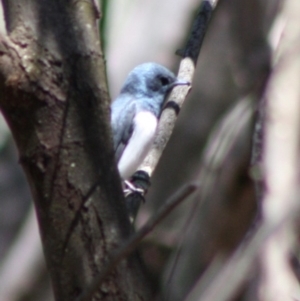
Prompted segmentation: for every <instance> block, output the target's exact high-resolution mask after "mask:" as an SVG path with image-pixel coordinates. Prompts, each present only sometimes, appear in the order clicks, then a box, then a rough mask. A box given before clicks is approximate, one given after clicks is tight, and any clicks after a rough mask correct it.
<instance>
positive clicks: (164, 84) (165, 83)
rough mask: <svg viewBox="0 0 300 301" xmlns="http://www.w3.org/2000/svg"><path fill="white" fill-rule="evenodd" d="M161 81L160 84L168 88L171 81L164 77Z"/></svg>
mask: <svg viewBox="0 0 300 301" xmlns="http://www.w3.org/2000/svg"><path fill="white" fill-rule="evenodd" d="M159 80H160V83H161V85H162V86H166V85H168V84H169V83H170V82H169V79H168V78H167V77H164V76H162V77H160V78H159Z"/></svg>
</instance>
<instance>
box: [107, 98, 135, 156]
mask: <svg viewBox="0 0 300 301" xmlns="http://www.w3.org/2000/svg"><path fill="white" fill-rule="evenodd" d="M135 113H136V105H135V101H134V100H133V99H130V98H127V99H121V101H119V100H118V99H117V100H116V101H115V102H114V103H113V104H112V112H111V123H112V131H113V138H114V149H115V158H116V162H118V161H119V160H120V158H121V156H122V153H123V151H124V149H125V147H126V145H127V143H128V141H129V139H130V136H131V135H132V132H133V118H134V116H135Z"/></svg>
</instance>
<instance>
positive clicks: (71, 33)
mask: <svg viewBox="0 0 300 301" xmlns="http://www.w3.org/2000/svg"><path fill="white" fill-rule="evenodd" d="M3 7H4V14H5V21H6V27H7V35H4V36H2V37H1V41H0V91H1V99H0V106H1V110H2V112H3V114H4V116H5V118H6V120H7V122H8V124H9V126H10V128H11V131H12V133H13V136H14V139H15V141H16V144H17V147H18V150H19V154H20V162H21V164H22V167H23V169H24V171H25V173H26V176H27V179H28V182H29V184H30V187H31V191H32V195H33V200H34V203H35V206H36V212H37V217H38V220H39V225H40V233H41V237H42V242H43V247H44V253H45V257H46V261H47V265H48V269H49V272H50V275H51V278H52V283H53V288H54V293H55V296H56V300H64V301H65V300H74V299H75V298H76V297H77V296H79V295H80V294H81V293H82V292H83V290H84V289H86V288H87V287H88V284H89V283H90V282H91V280H92V279H93V278H94V277H95V276H96V275H97V274H98V273H99V272H100V271H101V268H103V266H104V265H105V264H106V263H107V261H108V260H109V256H110V255H111V253H112V252H113V251H114V250H115V248H116V247H117V246H119V245H120V244H122V242H124V240H125V239H126V238H128V236H129V235H130V224H129V221H128V218H127V215H126V211H125V206H124V203H123V202H124V200H123V197H122V191H121V186H120V180H119V178H118V175H117V172H116V168H115V165H114V158H113V151H112V143H111V137H110V126H109V104H110V102H109V96H108V91H107V85H106V75H105V65H104V60H103V54H102V52H101V50H100V42H99V37H98V30H97V26H96V17H97V11H96V8H95V6H94V4H93V2H92V1H91V0H89V1H59V0H43V1H41V0H29V1H28V0H27V1H25V0H20V1H14V0H3ZM144 279H145V278H144V275H143V272H142V270H141V268H140V265H139V263H138V261H137V258H136V256H132V257H131V258H130V259H127V260H126V261H123V264H122V265H120V266H119V267H118V268H117V269H116V270H115V271H114V272H113V273H112V274H111V275H110V276H109V277H108V278H107V280H106V281H105V282H104V283H103V284H102V285H101V287H99V290H98V291H97V293H96V294H95V296H94V299H93V300H100V299H101V300H103V299H104V298H105V299H107V300H139V299H144V300H145V299H148V297H147V295H148V288H147V284H146V283H145V280H144Z"/></svg>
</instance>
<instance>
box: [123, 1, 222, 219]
mask: <svg viewBox="0 0 300 301" xmlns="http://www.w3.org/2000/svg"><path fill="white" fill-rule="evenodd" d="M217 3H218V0H204V1H203V2H202V3H201V6H200V9H199V12H198V14H197V16H196V18H195V21H194V23H193V26H192V29H191V34H190V37H189V39H188V41H187V43H186V47H185V48H184V49H183V50H179V51H177V54H179V55H180V56H182V57H183V59H182V60H181V63H180V67H179V72H178V78H179V79H182V80H185V81H187V82H190V83H191V82H192V79H193V76H194V72H195V66H196V63H197V58H198V56H199V53H200V49H201V45H202V42H203V39H204V36H205V33H206V31H207V28H208V24H209V21H210V19H211V15H212V11H213V10H214V9H215V7H216V5H217ZM190 89H191V86H178V87H175V88H174V89H173V91H172V93H171V95H170V97H169V99H168V101H167V103H166V106H165V109H164V110H163V112H162V114H161V117H160V120H159V124H158V129H157V134H156V137H155V140H154V143H153V145H152V148H151V149H150V151H149V153H148V155H147V157H146V158H145V160H144V162H143V163H142V164H141V166H140V167H139V169H138V172H137V173H136V175H137V177H135V176H134V177H133V178H134V180H133V182H134V184H135V185H136V186H138V187H141V188H142V189H144V191H145V192H147V189H148V187H149V185H150V182H149V179H150V178H151V176H152V174H153V172H154V170H155V168H156V166H157V164H158V161H159V159H160V157H161V155H162V153H163V150H164V148H165V147H166V145H167V143H168V141H169V139H170V137H171V134H172V132H173V128H174V126H175V122H176V119H177V115H178V113H179V111H180V108H181V107H182V105H183V103H184V101H185V99H186V97H187V95H188V93H189V91H190ZM139 174H142V175H143V177H142V179H141V178H140V177H139ZM135 180H136V181H135ZM145 182H146V184H145ZM142 201H143V198H141V197H138V196H137V195H136V194H131V195H129V196H128V197H127V198H126V202H127V206H128V207H129V208H135V209H133V211H135V212H133V213H132V216H130V219H131V220H134V219H135V215H136V213H137V210H138V208H139V206H140V203H141V202H142Z"/></svg>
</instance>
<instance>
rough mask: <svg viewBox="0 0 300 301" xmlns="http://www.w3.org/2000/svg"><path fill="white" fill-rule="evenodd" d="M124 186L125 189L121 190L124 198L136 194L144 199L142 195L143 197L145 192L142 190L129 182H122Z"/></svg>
mask: <svg viewBox="0 0 300 301" xmlns="http://www.w3.org/2000/svg"><path fill="white" fill-rule="evenodd" d="M124 184H125V189H124V190H123V192H124V196H125V198H126V197H128V196H129V195H131V194H133V193H137V194H139V195H140V196H141V197H142V198H144V195H145V190H144V189H142V188H138V187H136V186H134V185H133V184H132V183H131V182H129V181H124Z"/></svg>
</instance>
